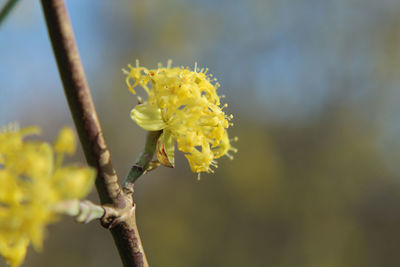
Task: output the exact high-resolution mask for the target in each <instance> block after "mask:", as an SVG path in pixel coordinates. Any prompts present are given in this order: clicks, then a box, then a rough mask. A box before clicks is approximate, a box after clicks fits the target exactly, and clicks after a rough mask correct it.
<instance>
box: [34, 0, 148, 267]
mask: <svg viewBox="0 0 400 267" xmlns="http://www.w3.org/2000/svg"><path fill="white" fill-rule="evenodd" d="M41 3H42V7H43V12H44V15H45V19H46V23H47V29H48V32H49V35H50V39H51V44H52V46H53V51H54V54H55V57H56V60H57V65H58V69H59V72H60V75H61V79H62V82H63V86H64V91H65V95H66V97H67V100H68V104H69V107H70V110H71V113H72V117H73V119H74V122H75V126H76V128H77V131H78V134H79V138H80V141H81V144H82V147H83V150H84V153H85V156H86V160H87V162H88V164H89V165H90V166H93V167H95V168H96V169H97V171H98V176H97V179H96V187H97V191H98V193H99V196H100V200H101V203H102V204H109V205H112V206H113V207H114V208H117V209H119V210H120V211H121V213H120V216H117V217H116V218H112V217H110V218H108V221H107V222H103V225H104V226H106V227H108V228H109V229H110V230H111V233H112V235H113V238H114V241H115V244H116V245H117V247H118V251H119V254H120V256H121V259H122V262H123V264H124V266H148V264H147V260H146V257H145V254H144V251H143V248H142V245H141V241H140V237H139V233H138V231H137V227H136V217H135V205H134V203H133V198H132V196H131V194H124V192H123V191H122V190H121V187H120V186H119V184H118V177H117V174H116V172H115V169H114V167H113V165H112V163H111V159H110V152H109V150H108V149H107V146H106V143H105V140H104V137H103V133H102V130H101V127H100V123H99V120H98V118H97V113H96V110H95V107H94V105H93V100H92V97H91V94H90V90H89V86H88V83H87V81H86V77H85V74H84V71H83V67H82V63H81V60H80V57H79V53H78V48H77V46H76V43H75V38H74V35H73V30H72V26H71V23H70V20H69V17H68V13H67V9H66V6H65V3H64V0H42V1H41Z"/></svg>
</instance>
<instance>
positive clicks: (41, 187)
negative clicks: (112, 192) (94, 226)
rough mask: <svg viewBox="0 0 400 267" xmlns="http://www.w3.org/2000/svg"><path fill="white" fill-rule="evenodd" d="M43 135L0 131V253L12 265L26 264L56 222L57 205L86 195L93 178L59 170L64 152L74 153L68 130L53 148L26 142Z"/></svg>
mask: <svg viewBox="0 0 400 267" xmlns="http://www.w3.org/2000/svg"><path fill="white" fill-rule="evenodd" d="M39 131H40V130H39V128H37V127H27V128H23V129H18V127H16V126H9V127H8V128H4V129H2V130H0V254H1V255H2V256H3V257H4V258H5V259H6V261H7V262H8V263H9V264H11V266H19V265H20V264H21V263H22V261H23V259H24V258H25V254H26V250H27V247H28V245H29V243H30V242H32V244H33V246H34V248H35V249H36V250H40V249H41V246H42V241H43V232H44V227H45V226H46V225H47V224H48V223H51V222H54V221H55V220H56V219H57V214H55V212H54V206H55V205H56V204H57V203H60V202H62V201H64V200H69V199H76V198H82V197H83V196H85V195H86V194H87V193H88V192H89V190H90V189H91V188H92V185H93V182H94V178H95V171H94V170H93V169H91V168H87V167H86V168H85V167H79V166H66V167H64V166H61V164H62V159H63V156H64V154H73V153H74V151H75V138H74V135H73V132H72V130H71V129H70V128H63V129H62V130H61V132H60V134H59V137H58V138H57V140H56V142H55V144H54V146H51V145H50V144H48V143H44V142H39V141H24V140H23V138H24V137H25V136H27V135H32V134H38V133H39ZM54 152H55V153H54Z"/></svg>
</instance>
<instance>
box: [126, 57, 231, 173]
mask: <svg viewBox="0 0 400 267" xmlns="http://www.w3.org/2000/svg"><path fill="white" fill-rule="evenodd" d="M170 65H171V62H168V66H167V67H162V66H161V64H159V66H158V68H157V69H150V70H149V69H147V68H145V67H140V66H139V63H138V62H136V67H132V66H131V65H128V67H129V70H125V73H126V74H127V77H126V82H127V85H128V87H129V89H130V90H131V92H132V93H133V94H136V92H135V90H134V88H135V87H136V86H140V87H142V88H143V89H144V90H145V91H146V93H147V95H148V100H147V101H146V102H144V103H141V104H139V105H137V106H136V107H135V108H134V109H133V110H132V111H131V118H132V120H134V121H135V122H136V123H137V124H138V125H139V126H140V127H142V128H143V129H145V130H147V131H159V130H162V134H161V136H160V138H159V140H158V143H157V158H158V160H159V161H160V163H162V164H163V165H166V166H169V167H173V166H174V141H176V143H177V147H178V149H179V150H181V151H183V152H184V153H185V156H186V158H187V159H188V161H189V164H190V167H191V170H192V171H193V172H197V173H200V172H213V171H212V169H211V167H212V166H213V167H217V163H216V161H215V160H216V159H218V158H220V157H222V156H223V155H227V156H228V157H230V158H232V156H231V155H230V154H229V151H234V152H236V149H235V148H233V147H232V146H231V144H230V140H229V138H228V133H227V131H226V129H227V128H228V127H229V126H230V125H232V123H230V122H229V121H230V120H231V119H232V117H233V116H232V115H230V116H227V115H226V114H225V113H224V112H223V110H222V109H223V108H224V107H226V106H227V104H225V105H223V106H222V107H221V104H220V98H219V96H218V95H217V88H218V87H219V84H218V83H215V84H213V83H212V82H213V81H215V79H213V78H212V75H210V74H207V71H208V70H207V69H205V70H204V69H201V70H200V71H197V66H195V68H194V70H193V71H191V70H190V69H189V68H183V67H181V68H177V67H174V68H171V67H170Z"/></svg>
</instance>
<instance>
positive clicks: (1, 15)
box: [0, 0, 18, 26]
mask: <svg viewBox="0 0 400 267" xmlns="http://www.w3.org/2000/svg"><path fill="white" fill-rule="evenodd" d="M17 2H18V0H9V1H8V2H7V3H6V4H5V5H4V6H3V8H2V9H1V11H0V26H1V24H2V23H3V22H4V20H5V19H6V18H7V16H8V15H9V14H10V13H11V10H12V9H13V8H14V7H15V6H16V4H17Z"/></svg>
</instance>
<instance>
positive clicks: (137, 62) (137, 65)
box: [136, 59, 139, 68]
mask: <svg viewBox="0 0 400 267" xmlns="http://www.w3.org/2000/svg"><path fill="white" fill-rule="evenodd" d="M136 68H139V59H136Z"/></svg>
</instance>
